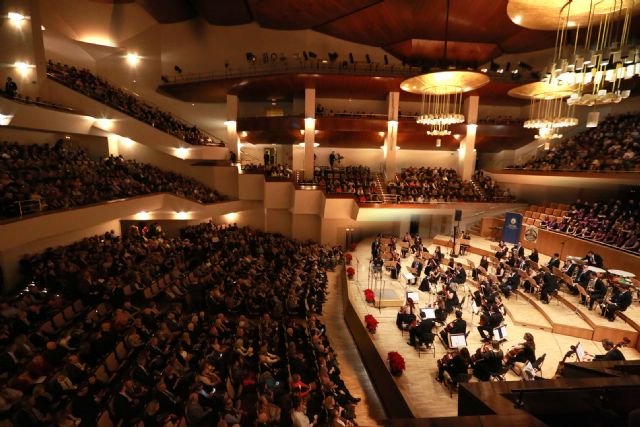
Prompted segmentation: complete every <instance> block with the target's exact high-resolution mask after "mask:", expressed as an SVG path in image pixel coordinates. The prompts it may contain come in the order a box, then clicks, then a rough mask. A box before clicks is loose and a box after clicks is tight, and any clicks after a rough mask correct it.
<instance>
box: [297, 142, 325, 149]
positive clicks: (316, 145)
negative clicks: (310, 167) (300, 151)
mask: <svg viewBox="0 0 640 427" xmlns="http://www.w3.org/2000/svg"><path fill="white" fill-rule="evenodd" d="M298 147H302V148H304V142H299V143H298ZM313 147H314V148H318V147H320V143H319V142H314V143H313Z"/></svg>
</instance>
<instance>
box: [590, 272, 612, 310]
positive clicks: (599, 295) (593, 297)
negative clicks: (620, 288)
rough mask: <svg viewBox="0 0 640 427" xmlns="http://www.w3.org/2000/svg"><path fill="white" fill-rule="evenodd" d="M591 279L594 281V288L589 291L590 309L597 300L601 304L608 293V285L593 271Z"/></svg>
mask: <svg viewBox="0 0 640 427" xmlns="http://www.w3.org/2000/svg"><path fill="white" fill-rule="evenodd" d="M591 281H592V282H593V290H592V291H591V293H589V310H593V304H594V303H596V302H597V303H598V304H599V303H600V301H602V299H603V298H604V296H605V295H606V294H607V285H605V284H604V282H603V281H602V279H600V278H599V277H597V275H596V273H595V272H593V271H592V272H591ZM587 286H588V285H587Z"/></svg>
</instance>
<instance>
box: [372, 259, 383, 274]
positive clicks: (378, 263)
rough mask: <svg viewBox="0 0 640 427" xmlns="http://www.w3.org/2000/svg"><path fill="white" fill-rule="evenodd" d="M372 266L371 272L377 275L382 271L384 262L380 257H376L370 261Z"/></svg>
mask: <svg viewBox="0 0 640 427" xmlns="http://www.w3.org/2000/svg"><path fill="white" fill-rule="evenodd" d="M372 264H373V272H374V273H378V272H381V271H382V267H383V266H384V260H383V259H382V258H381V257H380V255H376V257H375V258H374V259H373V261H372Z"/></svg>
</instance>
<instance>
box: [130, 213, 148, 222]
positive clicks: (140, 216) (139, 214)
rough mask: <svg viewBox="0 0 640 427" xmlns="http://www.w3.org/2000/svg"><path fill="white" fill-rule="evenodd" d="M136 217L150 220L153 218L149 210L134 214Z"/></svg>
mask: <svg viewBox="0 0 640 427" xmlns="http://www.w3.org/2000/svg"><path fill="white" fill-rule="evenodd" d="M134 216H135V219H141V220H143V221H144V220H148V219H151V214H149V212H147V211H140V212H138V213H137V214H135V215H134Z"/></svg>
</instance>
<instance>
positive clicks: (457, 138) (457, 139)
mask: <svg viewBox="0 0 640 427" xmlns="http://www.w3.org/2000/svg"><path fill="white" fill-rule="evenodd" d="M461 136H462V135H460V134H459V133H454V134H453V137H454V138H455V139H456V141H460V137H461Z"/></svg>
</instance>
